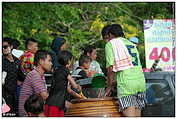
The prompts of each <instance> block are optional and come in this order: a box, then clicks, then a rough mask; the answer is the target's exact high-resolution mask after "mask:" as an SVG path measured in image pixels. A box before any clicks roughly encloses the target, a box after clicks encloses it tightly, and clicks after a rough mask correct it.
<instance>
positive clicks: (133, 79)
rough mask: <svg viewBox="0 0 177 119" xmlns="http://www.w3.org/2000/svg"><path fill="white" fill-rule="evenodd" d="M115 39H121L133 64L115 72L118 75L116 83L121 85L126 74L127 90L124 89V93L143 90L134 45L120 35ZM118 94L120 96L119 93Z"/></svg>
mask: <svg viewBox="0 0 177 119" xmlns="http://www.w3.org/2000/svg"><path fill="white" fill-rule="evenodd" d="M117 40H122V41H123V42H124V44H125V46H126V47H127V49H128V52H129V54H130V55H131V58H132V64H133V65H134V66H133V67H132V68H129V69H126V70H123V71H120V72H117V76H118V77H119V78H118V80H119V84H118V85H121V82H124V80H123V77H124V76H126V79H127V80H126V81H127V83H126V85H127V86H126V87H128V89H129V90H126V91H127V92H124V94H129V93H131V92H144V91H145V78H144V74H143V71H142V66H141V62H140V60H139V53H138V50H137V48H136V46H135V45H134V44H133V43H132V42H130V41H129V40H127V39H125V38H122V37H121V38H117ZM118 95H119V96H122V95H121V94H118Z"/></svg>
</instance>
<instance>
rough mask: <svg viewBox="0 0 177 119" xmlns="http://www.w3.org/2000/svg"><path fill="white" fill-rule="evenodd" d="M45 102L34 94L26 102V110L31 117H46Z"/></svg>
mask: <svg viewBox="0 0 177 119" xmlns="http://www.w3.org/2000/svg"><path fill="white" fill-rule="evenodd" d="M43 107H44V100H43V99H42V97H41V96H40V95H36V94H33V95H31V96H30V97H29V98H28V99H27V100H26V102H25V105H24V108H25V111H26V112H27V114H28V116H29V117H44V108H43Z"/></svg>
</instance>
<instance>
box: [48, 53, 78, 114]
mask: <svg viewBox="0 0 177 119" xmlns="http://www.w3.org/2000/svg"><path fill="white" fill-rule="evenodd" d="M72 58H73V56H72V54H71V53H70V52H68V51H65V50H64V51H61V52H60V53H59V54H58V63H59V64H60V66H59V68H58V69H57V70H56V71H54V74H53V75H54V79H53V82H52V86H51V89H50V92H49V97H48V99H47V100H46V104H45V115H46V116H48V117H64V110H65V107H66V106H65V101H66V94H67V92H68V93H70V94H71V95H73V96H74V97H76V98H82V96H80V95H79V94H77V93H76V92H74V91H73V90H71V89H70V88H69V87H68V82H69V83H70V85H71V86H72V87H73V88H74V89H76V90H77V91H81V87H80V86H79V85H77V84H76V83H75V81H74V79H73V78H72V77H71V74H70V71H69V67H70V65H71V60H72Z"/></svg>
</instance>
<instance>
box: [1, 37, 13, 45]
mask: <svg viewBox="0 0 177 119" xmlns="http://www.w3.org/2000/svg"><path fill="white" fill-rule="evenodd" d="M12 40H14V39H12V38H9V37H5V38H3V39H2V42H7V43H8V44H9V45H12Z"/></svg>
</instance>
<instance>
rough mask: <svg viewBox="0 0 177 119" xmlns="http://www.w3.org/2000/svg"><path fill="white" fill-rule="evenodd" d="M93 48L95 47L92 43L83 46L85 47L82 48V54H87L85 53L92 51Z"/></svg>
mask: <svg viewBox="0 0 177 119" xmlns="http://www.w3.org/2000/svg"><path fill="white" fill-rule="evenodd" d="M94 49H96V47H95V46H93V45H87V46H85V48H84V49H83V50H84V55H87V53H92V52H93V50H94Z"/></svg>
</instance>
